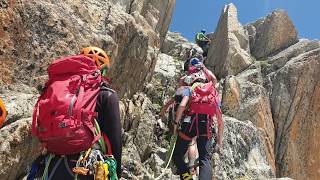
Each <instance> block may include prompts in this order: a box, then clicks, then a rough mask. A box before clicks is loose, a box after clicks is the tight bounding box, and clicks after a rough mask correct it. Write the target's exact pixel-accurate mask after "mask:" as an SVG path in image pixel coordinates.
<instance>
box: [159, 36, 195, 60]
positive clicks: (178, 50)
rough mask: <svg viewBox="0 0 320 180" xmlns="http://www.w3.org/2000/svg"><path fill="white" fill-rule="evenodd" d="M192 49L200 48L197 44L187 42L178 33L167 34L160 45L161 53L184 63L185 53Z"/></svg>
mask: <svg viewBox="0 0 320 180" xmlns="http://www.w3.org/2000/svg"><path fill="white" fill-rule="evenodd" d="M192 48H200V47H199V46H198V45H197V44H194V43H191V42H189V41H188V40H187V39H186V38H184V37H182V35H181V34H180V33H178V32H168V33H167V36H166V39H165V40H164V43H163V44H162V47H161V52H162V53H164V54H168V55H170V56H173V57H176V58H178V59H180V60H182V61H184V60H185V59H186V53H187V52H189V50H190V49H192Z"/></svg>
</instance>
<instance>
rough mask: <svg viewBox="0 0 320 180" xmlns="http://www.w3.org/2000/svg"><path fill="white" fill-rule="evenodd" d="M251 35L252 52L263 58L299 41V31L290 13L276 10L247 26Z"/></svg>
mask: <svg viewBox="0 0 320 180" xmlns="http://www.w3.org/2000/svg"><path fill="white" fill-rule="evenodd" d="M245 29H246V30H247V31H248V33H249V37H250V50H251V54H252V55H253V56H254V57H256V58H257V59H263V58H264V57H267V56H269V55H272V54H274V53H276V52H279V51H281V50H283V49H285V48H287V47H289V46H290V45H292V44H295V43H296V42H298V37H297V35H298V33H297V31H296V29H295V27H294V25H293V23H292V21H291V20H290V18H289V16H288V14H287V13H286V12H285V11H283V10H276V11H273V12H272V13H271V14H269V15H268V16H267V17H265V18H262V19H259V20H257V21H256V22H254V23H251V24H248V25H246V26H245Z"/></svg>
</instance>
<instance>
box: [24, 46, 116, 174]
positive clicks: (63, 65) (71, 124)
mask: <svg viewBox="0 0 320 180" xmlns="http://www.w3.org/2000/svg"><path fill="white" fill-rule="evenodd" d="M109 69H110V62H109V58H108V56H107V54H106V53H105V52H104V51H103V50H102V49H100V48H97V47H86V48H83V49H82V50H81V53H80V55H75V56H69V57H63V58H61V59H58V60H55V61H54V62H53V63H52V64H51V65H49V67H48V75H49V80H48V81H47V83H46V84H45V87H44V90H43V93H42V94H41V95H40V97H39V99H38V101H37V103H36V105H35V108H34V112H33V121H32V135H34V136H36V137H37V138H38V139H39V141H40V142H41V144H42V147H43V148H42V149H41V155H40V156H39V157H38V158H37V159H36V160H35V161H34V163H33V164H32V167H31V170H30V173H29V176H28V179H35V178H37V177H38V178H39V177H41V178H42V179H57V180H58V179H66V180H67V179H111V180H115V179H118V178H120V177H121V153H122V144H121V124H120V113H119V98H118V95H117V93H116V92H115V91H114V90H112V89H111V88H110V85H109V82H108V81H109V79H108V76H107V74H108V71H109Z"/></svg>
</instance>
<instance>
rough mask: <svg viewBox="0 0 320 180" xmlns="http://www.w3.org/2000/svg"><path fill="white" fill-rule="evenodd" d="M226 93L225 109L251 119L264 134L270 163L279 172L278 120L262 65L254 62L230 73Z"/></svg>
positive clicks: (231, 114)
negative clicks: (276, 132) (275, 148)
mask: <svg viewBox="0 0 320 180" xmlns="http://www.w3.org/2000/svg"><path fill="white" fill-rule="evenodd" d="M224 84H225V85H224V90H223V94H222V97H223V99H222V104H223V107H222V110H223V113H225V114H226V115H229V116H232V117H234V118H236V119H238V120H241V121H246V120H249V121H251V122H252V123H253V124H254V125H255V126H256V127H258V128H259V131H260V132H259V133H261V137H263V141H262V142H263V146H264V149H265V150H266V157H267V161H268V164H269V165H270V166H271V167H272V172H273V174H275V160H274V152H273V151H274V150H273V149H274V132H275V131H274V124H273V119H272V114H271V107H270V102H269V96H268V92H267V90H266V89H265V88H264V87H263V78H262V74H261V70H260V66H259V65H255V66H251V67H250V68H249V69H247V70H246V71H244V72H242V73H240V74H238V75H237V76H231V77H227V78H226V80H225V83H224Z"/></svg>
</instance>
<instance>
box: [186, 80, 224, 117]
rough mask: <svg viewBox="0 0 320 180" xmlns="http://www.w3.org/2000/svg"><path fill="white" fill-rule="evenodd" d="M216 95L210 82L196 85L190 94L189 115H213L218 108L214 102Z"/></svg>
mask: <svg viewBox="0 0 320 180" xmlns="http://www.w3.org/2000/svg"><path fill="white" fill-rule="evenodd" d="M217 95H218V94H217V91H216V89H215V87H214V86H213V84H212V82H209V83H205V84H201V83H200V84H199V85H196V86H195V88H194V89H193V90H192V94H191V100H190V104H189V114H190V115H191V114H207V115H210V116H213V115H215V114H216V108H217V106H218V104H217V101H216V96H217Z"/></svg>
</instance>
